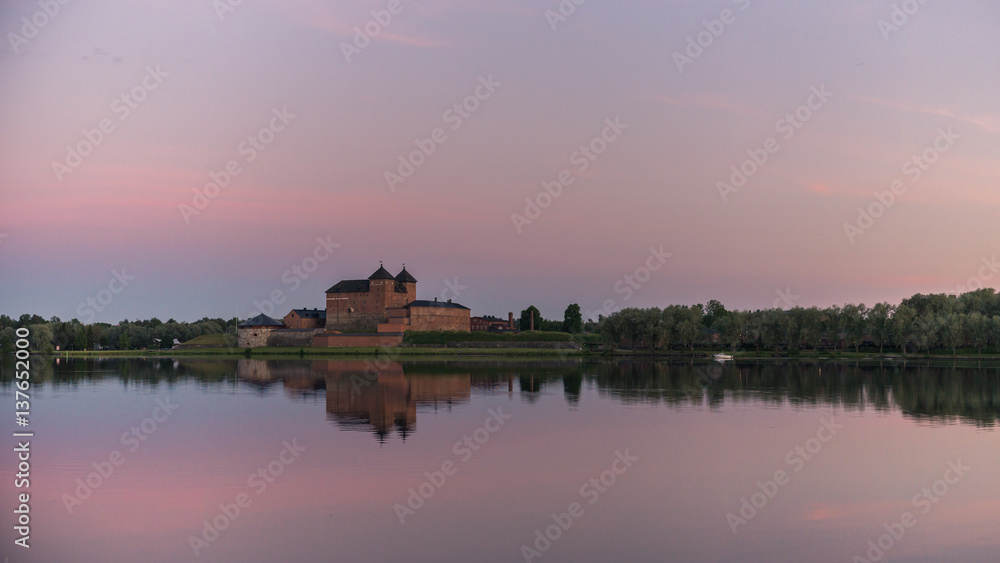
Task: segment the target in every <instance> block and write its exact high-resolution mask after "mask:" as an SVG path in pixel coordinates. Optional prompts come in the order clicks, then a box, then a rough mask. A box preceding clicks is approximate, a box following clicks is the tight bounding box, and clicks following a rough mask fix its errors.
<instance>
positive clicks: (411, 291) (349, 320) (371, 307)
mask: <svg viewBox="0 0 1000 563" xmlns="http://www.w3.org/2000/svg"><path fill="white" fill-rule="evenodd" d="M416 300H417V280H416V278H414V277H413V276H412V275H410V273H409V272H407V271H406V267H405V266H404V267H403V270H402V271H401V272H399V274H397V275H396V276H393V275H392V274H390V273H389V272H388V270H386V269H385V267H383V266H382V265H381V264H380V265H379V268H378V270H376V271H375V273H373V274H372V275H370V276H368V279H364V280H341V281H339V282H337V283H336V284H335V285H334V286H333V287H331V288H330V289H328V290H326V325H325V328H326V330H327V331H337V330H371V331H375V329H376V327H377V326H378V324H379V323H384V322H386V321H387V320H388V318H389V315H388V313H387V310H388V309H398V308H400V307H405V306H406V305H407V304H408V303H410V302H412V301H416Z"/></svg>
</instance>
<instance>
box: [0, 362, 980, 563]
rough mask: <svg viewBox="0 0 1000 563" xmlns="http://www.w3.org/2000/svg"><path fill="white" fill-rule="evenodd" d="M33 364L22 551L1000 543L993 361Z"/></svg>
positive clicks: (829, 549) (677, 556)
mask: <svg viewBox="0 0 1000 563" xmlns="http://www.w3.org/2000/svg"><path fill="white" fill-rule="evenodd" d="M3 368H4V369H3V372H2V377H0V388H2V395H3V398H4V401H3V404H5V405H8V407H7V408H5V409H4V410H5V411H8V412H9V411H12V410H13V386H12V384H11V381H10V378H11V368H12V366H11V365H9V364H4V366H3ZM34 377H35V381H34V384H35V387H34V397H33V400H34V402H33V409H32V410H33V412H32V430H34V432H35V438H34V441H33V442H32V457H31V460H32V468H31V489H30V490H31V498H32V506H31V511H32V512H31V513H32V534H31V542H32V548H31V549H30V552H29V551H27V550H22V549H20V548H17V550H16V551H15V549H14V548H12V547H11V546H12V543H11V542H12V536H11V532H10V530H11V529H12V527H13V525H14V520H13V515H12V508H13V507H14V496H15V490H14V488H13V479H12V478H10V477H11V474H12V471H11V470H12V469H13V467H14V462H13V458H12V456H11V455H10V454H9V452H11V451H12V448H13V447H14V442H13V439H12V438H10V437H9V434H8V437H6V438H4V441H5V443H4V444H3V447H4V451H5V452H8V453H7V454H5V455H4V457H3V467H2V471H3V473H4V475H6V477H4V479H3V481H2V484H0V493H2V496H0V498H2V502H3V507H4V509H3V512H2V514H3V516H2V518H0V523H2V525H3V528H4V530H7V531H6V532H5V533H4V541H3V545H2V548H0V555H4V556H8V555H9V556H10V561H11V562H20V561H26V562H36V561H37V562H46V563H50V562H62V561H67V562H68V561H74V562H80V563H89V562H109V561H112V562H116V561H122V562H160V561H195V560H197V561H225V562H229V561H232V562H273V561H296V562H300V561H301V562H312V561H317V562H319V561H323V562H329V561H345V562H368V561H373V562H382V561H388V562H395V561H399V562H406V563H415V562H467V561H469V562H471V561H475V562H494V561H495V562H508V561H526V560H530V561H543V562H548V561H551V562H562V561H565V562H604V561H770V562H773V561H844V562H850V561H867V560H870V559H869V557H873V558H874V557H875V556H878V557H879V559H880V560H882V561H888V560H891V561H954V562H965V561H997V560H1000V535H998V534H997V530H998V529H1000V473H998V468H1000V432H998V427H997V424H998V422H1000V384H998V382H1000V372H998V370H997V368H995V367H989V368H986V367H978V366H966V367H963V366H951V365H949V366H933V367H932V366H926V365H917V364H913V363H910V364H906V365H903V364H888V363H886V364H881V365H880V364H869V365H854V364H839V365H838V364H822V363H820V364H799V363H791V364H773V363H766V364H753V363H738V364H736V365H733V364H732V363H729V364H728V365H725V366H719V365H718V364H707V363H706V364H699V363H693V364H692V363H686V364H685V363H681V364H678V363H673V364H671V363H651V362H650V363H639V362H636V363H597V362H573V363H565V362H551V363H548V362H517V361H502V362H498V361H483V362H473V361H467V362H447V363H437V362H414V363H397V362H383V363H381V364H380V365H375V364H373V363H368V364H366V362H364V361H261V360H238V361H237V360H232V361H196V360H178V361H174V360H150V361H143V360H94V361H90V360H88V361H69V362H67V361H66V360H65V359H62V360H59V361H58V363H56V362H55V361H53V362H52V363H50V364H48V365H44V364H39V363H38V362H36V368H35V375H34ZM174 405H176V407H175V406H174ZM147 419H148V420H147ZM154 419H159V420H158V421H156V420H154ZM112 462H117V464H113V463H112ZM99 472H103V473H105V476H102V475H99ZM88 480H89V485H88V483H87V481H88ZM240 504H242V506H240ZM220 506H221V507H220ZM237 511H238V512H237ZM227 512H228V513H229V515H227V514H226V513H227ZM206 522H207V523H208V525H209V526H211V527H209V528H206ZM546 534H548V536H549V537H545V536H546ZM552 538H554V539H552ZM880 543H881V546H879V544H880ZM196 550H197V552H198V554H197V555H196ZM856 557H858V558H857V559H856Z"/></svg>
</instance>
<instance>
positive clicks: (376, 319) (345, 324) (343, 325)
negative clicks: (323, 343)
mask: <svg viewBox="0 0 1000 563" xmlns="http://www.w3.org/2000/svg"><path fill="white" fill-rule="evenodd" d="M384 321H385V314H384V313H356V314H353V315H341V316H337V315H330V314H329V313H327V316H326V330H327V331H334V330H341V331H346V330H364V331H371V332H375V331H376V330H377V327H378V324H379V323H381V322H384Z"/></svg>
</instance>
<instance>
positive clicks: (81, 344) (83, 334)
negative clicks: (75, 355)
mask: <svg viewBox="0 0 1000 563" xmlns="http://www.w3.org/2000/svg"><path fill="white" fill-rule="evenodd" d="M73 349H74V350H86V349H87V331H86V330H84V329H80V330H77V331H76V336H75V337H74V338H73Z"/></svg>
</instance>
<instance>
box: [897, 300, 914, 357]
mask: <svg viewBox="0 0 1000 563" xmlns="http://www.w3.org/2000/svg"><path fill="white" fill-rule="evenodd" d="M916 320H917V312H916V311H915V310H914V309H913V307H910V306H909V305H906V304H901V305H900V306H899V307H896V310H895V311H894V312H893V314H892V332H893V339H894V340H895V341H896V345H897V346H899V347H900V349H902V351H903V355H904V356H905V355H906V345H907V344H908V343H909V341H910V340H911V339H913V335H914V327H915V324H916Z"/></svg>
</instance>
